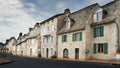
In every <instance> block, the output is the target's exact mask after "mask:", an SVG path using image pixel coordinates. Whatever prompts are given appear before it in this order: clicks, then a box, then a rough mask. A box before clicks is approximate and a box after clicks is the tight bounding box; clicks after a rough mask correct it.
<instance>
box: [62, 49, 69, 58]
mask: <svg viewBox="0 0 120 68" xmlns="http://www.w3.org/2000/svg"><path fill="white" fill-rule="evenodd" d="M63 58H69V51H68V49H64V50H63Z"/></svg>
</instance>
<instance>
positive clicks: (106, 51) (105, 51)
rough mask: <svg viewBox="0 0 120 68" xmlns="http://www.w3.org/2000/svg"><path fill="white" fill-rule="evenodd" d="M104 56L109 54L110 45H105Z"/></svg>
mask: <svg viewBox="0 0 120 68" xmlns="http://www.w3.org/2000/svg"><path fill="white" fill-rule="evenodd" d="M104 54H108V43H104Z"/></svg>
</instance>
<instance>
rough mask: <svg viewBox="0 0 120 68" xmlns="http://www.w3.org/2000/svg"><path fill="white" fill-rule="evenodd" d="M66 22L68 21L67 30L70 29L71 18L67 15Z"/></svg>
mask: <svg viewBox="0 0 120 68" xmlns="http://www.w3.org/2000/svg"><path fill="white" fill-rule="evenodd" d="M65 22H66V29H67V30H68V29H70V18H69V17H67V18H66V19H65Z"/></svg>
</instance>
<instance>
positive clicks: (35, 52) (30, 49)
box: [27, 23, 41, 57]
mask: <svg viewBox="0 0 120 68" xmlns="http://www.w3.org/2000/svg"><path fill="white" fill-rule="evenodd" d="M40 39H41V38H40V24H39V23H36V24H35V26H34V28H29V37H28V38H27V56H33V57H38V56H40V50H41V48H40V47H41V42H40Z"/></svg>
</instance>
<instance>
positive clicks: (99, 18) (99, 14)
mask: <svg viewBox="0 0 120 68" xmlns="http://www.w3.org/2000/svg"><path fill="white" fill-rule="evenodd" d="M100 20H102V12H97V21H100Z"/></svg>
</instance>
